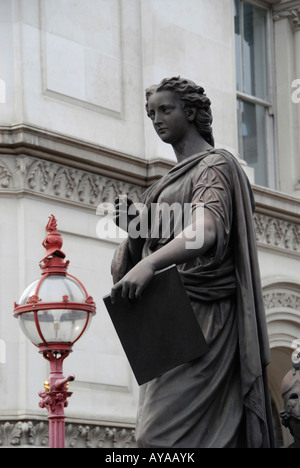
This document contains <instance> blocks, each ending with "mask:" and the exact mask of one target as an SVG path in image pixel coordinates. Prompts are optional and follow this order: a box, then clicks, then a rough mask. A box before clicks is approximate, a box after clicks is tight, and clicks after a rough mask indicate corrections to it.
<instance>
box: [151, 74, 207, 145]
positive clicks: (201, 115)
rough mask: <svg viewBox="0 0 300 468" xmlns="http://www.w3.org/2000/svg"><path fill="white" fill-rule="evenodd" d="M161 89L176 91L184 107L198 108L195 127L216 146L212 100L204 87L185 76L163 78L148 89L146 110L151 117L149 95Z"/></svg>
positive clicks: (205, 138)
mask: <svg viewBox="0 0 300 468" xmlns="http://www.w3.org/2000/svg"><path fill="white" fill-rule="evenodd" d="M161 91H172V92H174V93H175V94H176V96H177V97H178V98H179V99H180V100H181V102H182V103H183V106H184V108H193V109H196V112H195V118H194V124H195V127H196V129H197V131H198V132H199V134H200V135H201V136H202V138H203V139H204V140H205V141H207V143H209V144H210V145H211V146H214V138H213V131H212V121H213V117H212V112H211V102H210V100H209V99H208V97H207V96H206V94H205V93H204V89H203V88H202V87H201V86H198V85H196V84H195V83H194V82H193V81H191V80H187V79H185V78H180V77H173V78H165V79H163V80H162V81H161V82H160V84H158V85H153V86H151V87H149V88H147V89H146V111H147V114H148V116H149V117H150V115H149V109H148V100H149V97H150V96H152V95H153V94H154V93H159V92H161Z"/></svg>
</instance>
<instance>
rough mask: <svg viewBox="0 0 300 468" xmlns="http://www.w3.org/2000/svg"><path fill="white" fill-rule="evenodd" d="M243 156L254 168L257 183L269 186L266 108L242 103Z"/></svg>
mask: <svg viewBox="0 0 300 468" xmlns="http://www.w3.org/2000/svg"><path fill="white" fill-rule="evenodd" d="M240 110H241V116H240V119H241V126H242V129H241V131H242V138H241V140H242V141H241V144H242V155H243V158H244V159H245V161H246V162H247V164H248V165H249V166H250V167H253V169H254V173H255V183H256V184H258V185H263V186H267V185H268V176H267V151H266V110H265V107H263V106H260V105H258V104H252V103H250V102H245V101H240Z"/></svg>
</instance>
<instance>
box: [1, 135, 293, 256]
mask: <svg viewBox="0 0 300 468" xmlns="http://www.w3.org/2000/svg"><path fill="white" fill-rule="evenodd" d="M1 153H2V154H1ZM109 155H110V156H111V159H109ZM112 161H114V162H115V163H116V161H118V165H117V166H118V167H114V165H113V164H114V162H112ZM109 163H111V164H112V167H110V168H109V167H108V164H109ZM135 164H136V165H135ZM172 165H173V164H172V163H171V162H165V161H162V162H160V165H159V164H158V162H157V163H156V164H155V165H154V163H149V164H148V163H147V162H146V161H142V160H138V158H134V157H130V156H127V155H121V154H116V153H113V152H110V151H109V150H104V149H103V148H99V147H93V145H88V144H85V143H82V142H79V141H76V140H74V139H68V138H65V137H61V136H59V137H58V136H57V135H55V134H50V133H49V132H44V133H42V132H41V131H40V130H36V129H33V128H28V127H26V128H24V127H18V128H14V129H13V130H11V129H10V128H6V129H3V127H2V128H1V129H0V195H1V196H13V197H16V196H17V197H19V196H27V197H28V196H29V197H38V198H40V199H41V198H43V199H49V200H50V201H51V203H53V201H58V202H61V203H64V204H69V205H74V206H76V207H82V208H83V209H88V210H92V211H93V212H95V213H96V210H97V207H98V205H99V204H100V203H113V201H114V198H115V197H116V196H117V195H118V194H127V195H128V196H129V197H130V198H132V199H133V200H138V199H139V195H140V194H141V192H142V191H143V190H144V188H145V187H147V186H148V185H150V184H151V183H152V182H153V181H154V180H156V179H158V178H159V177H161V176H162V175H163V174H164V173H165V172H166V171H167V170H168V169H169V168H170V167H172ZM131 170H132V171H133V172H132V173H129V172H130V171H131ZM253 190H254V196H255V200H256V211H255V215H254V221H255V228H256V238H257V242H258V245H259V246H260V247H261V248H264V249H269V250H270V249H271V250H273V252H275V253H276V252H281V253H284V254H288V255H292V256H293V257H298V256H299V255H300V223H299V219H300V199H299V198H297V197H294V196H291V195H288V194H284V193H281V192H278V191H275V190H270V189H267V188H264V187H258V186H254V187H253Z"/></svg>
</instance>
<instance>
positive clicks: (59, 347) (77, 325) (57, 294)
mask: <svg viewBox="0 0 300 468" xmlns="http://www.w3.org/2000/svg"><path fill="white" fill-rule="evenodd" d="M56 229H57V223H56V219H55V217H54V216H53V215H51V216H50V219H49V222H48V224H47V226H46V230H47V232H48V233H49V234H48V235H47V237H46V238H45V239H44V241H43V244H42V245H43V246H44V247H45V249H46V255H45V257H44V258H43V259H42V260H41V262H40V268H41V270H42V276H41V278H40V279H38V280H37V281H35V282H33V283H32V284H30V286H28V287H27V288H26V289H25V291H24V292H23V294H22V296H21V298H20V300H19V304H16V303H15V307H14V316H15V317H16V318H18V320H19V323H20V326H21V328H22V330H23V332H24V333H25V335H26V336H27V338H29V340H30V341H31V342H32V343H33V344H34V345H35V346H37V347H38V349H39V352H40V353H42V354H43V356H44V358H45V359H47V360H48V361H49V363H50V376H49V380H47V381H46V382H45V385H44V388H45V390H43V391H42V392H39V396H40V397H41V398H42V401H41V402H40V407H41V408H46V409H47V410H48V419H49V445H50V448H64V446H65V415H64V408H65V407H66V406H67V405H68V402H67V398H68V397H69V396H71V395H72V393H71V392H69V391H68V386H69V384H68V382H69V381H71V380H74V379H75V377H74V375H69V376H68V377H67V378H65V377H64V376H63V361H64V359H65V358H66V357H67V356H68V355H69V354H70V353H71V352H72V348H73V345H74V343H75V342H76V341H77V340H79V338H81V336H82V335H83V333H84V332H85V331H86V330H87V328H88V327H89V325H90V323H91V320H92V316H93V315H95V313H96V305H95V302H94V301H93V298H92V297H91V296H89V295H88V293H87V291H86V289H85V287H84V286H83V284H82V283H81V282H80V281H79V280H78V279H77V278H75V277H74V276H71V275H70V274H69V273H67V268H68V265H69V261H64V259H65V254H64V253H63V252H62V251H61V247H62V243H63V241H62V237H61V235H60V234H59V233H58V232H57V230H56Z"/></svg>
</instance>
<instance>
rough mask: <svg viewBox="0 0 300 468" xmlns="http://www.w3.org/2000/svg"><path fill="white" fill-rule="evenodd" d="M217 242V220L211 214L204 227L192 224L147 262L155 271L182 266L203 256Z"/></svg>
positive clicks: (150, 256)
mask: <svg viewBox="0 0 300 468" xmlns="http://www.w3.org/2000/svg"><path fill="white" fill-rule="evenodd" d="M201 232H202V234H201ZM215 241H216V227H215V220H214V219H213V217H212V215H210V214H209V215H208V216H206V220H205V224H204V226H199V225H198V226H197V225H196V224H195V223H194V224H191V225H190V226H188V227H187V228H186V229H185V230H183V231H182V233H181V234H180V235H179V236H177V237H175V239H173V240H172V241H170V242H169V243H168V244H166V245H165V246H164V247H162V248H161V249H159V250H157V251H156V252H154V253H152V254H151V255H149V256H148V257H147V260H148V261H149V262H150V263H151V264H152V266H153V268H154V270H155V271H157V270H161V269H162V268H166V267H168V266H170V265H172V264H174V263H175V264H177V265H180V264H182V263H186V262H189V261H191V260H193V259H194V258H195V257H198V256H201V255H203V254H204V253H205V252H207V251H208V250H209V249H210V248H211V247H212V246H213V245H214V243H215Z"/></svg>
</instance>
